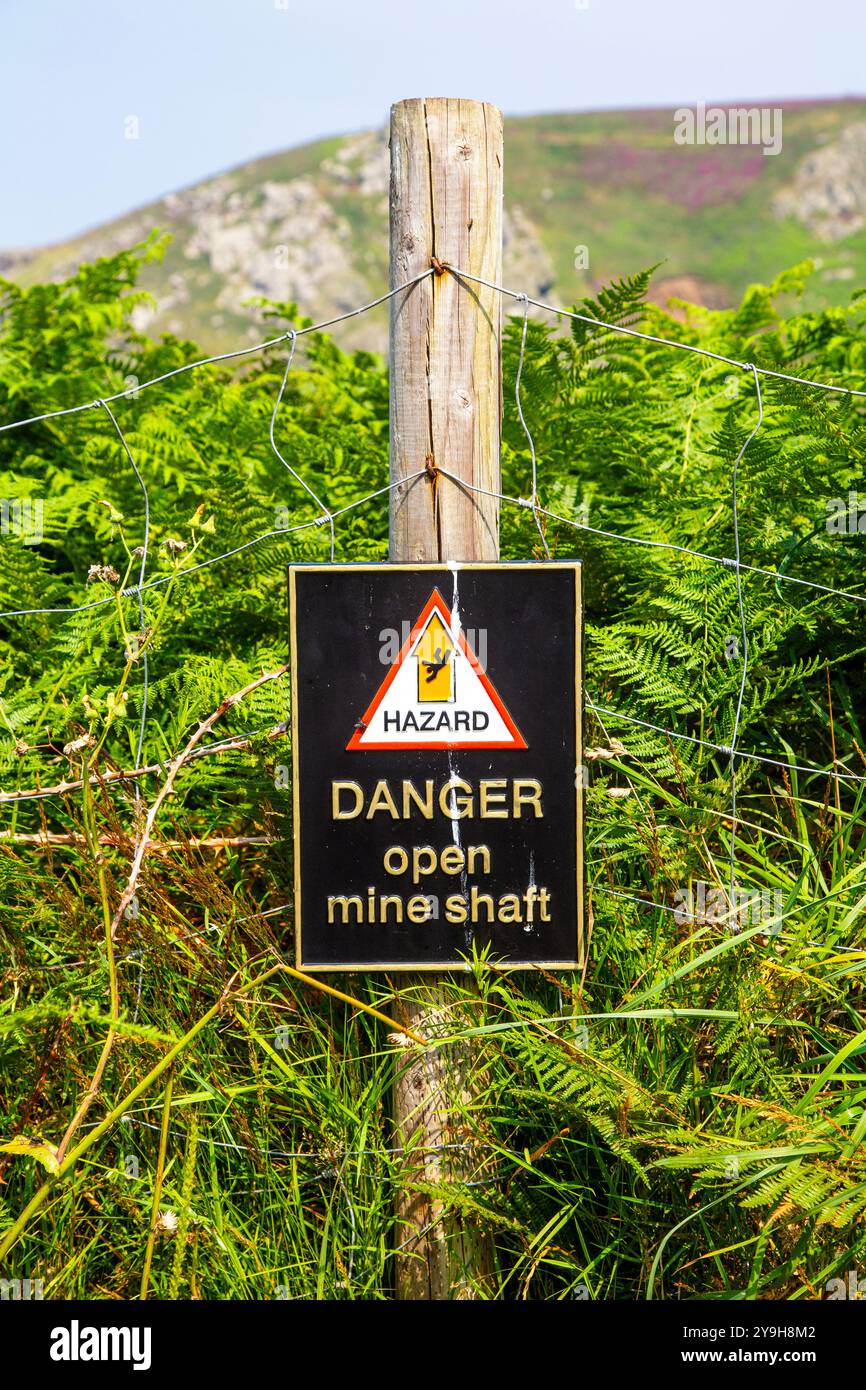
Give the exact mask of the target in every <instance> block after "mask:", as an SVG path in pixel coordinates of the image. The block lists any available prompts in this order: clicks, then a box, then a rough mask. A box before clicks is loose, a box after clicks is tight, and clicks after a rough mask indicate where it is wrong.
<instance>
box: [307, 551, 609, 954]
mask: <svg viewBox="0 0 866 1390" xmlns="http://www.w3.org/2000/svg"><path fill="white" fill-rule="evenodd" d="M289 589H290V615H291V629H292V631H291V639H292V745H293V746H292V756H293V768H294V811H295V920H296V933H297V959H298V964H299V966H300V967H301V968H302V969H305V970H353V969H365V970H384V969H390V970H399V969H401V968H402V969H413V970H416V969H437V970H442V969H444V968H448V967H455V966H456V967H460V966H464V965H465V964H466V961H467V958H471V956H472V952H473V947H474V948H475V949H476V950H477V951H479V952H480V951H481V950H482V949H485V948H486V949H487V950H488V952H489V954H490V956H491V958H492V959H493V960H495V961H498V962H500V963H502V964H506V965H508V966H511V967H515V966H530V965H545V966H548V967H552V968H557V967H560V968H565V967H573V966H576V965H578V964H579V963H580V961H581V955H582V950H581V943H582V917H583V901H582V862H583V856H582V849H583V837H582V820H581V807H582V790H581V787H582V778H581V775H580V770H581V761H582V755H581V745H580V716H581V700H580V657H581V597H580V566H579V565H577V564H573V563H567V564H559V563H550V564H504V565H470V564H466V565H457V564H454V565H449V566H444V565H384V564H383V565H296V566H292V567H291V569H290V571H289Z"/></svg>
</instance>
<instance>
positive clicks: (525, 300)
mask: <svg viewBox="0 0 866 1390" xmlns="http://www.w3.org/2000/svg"><path fill="white" fill-rule="evenodd" d="M520 297H521V299H522V300H523V326H522V328H521V331H520V356H519V357H518V359H517V374H516V376H515V378H514V399H515V401H516V402H517V414H518V418H519V420H520V423H521V425H522V427H523V433H524V434H525V435H526V438H527V440H528V442H529V454H530V458H531V460H532V496H531V497H530V499H529V501H530V504H531V506H532V515H533V518H534V520H535V526H536V530H537V531H538V534H539V536H540V537H541V544H542V546H543V547H544V554H545V558H546V559H548V560H549V559H550V547H549V545H548V544H547V537H546V536H545V534H544V528H543V527H542V525H541V517H540V516H539V514H538V460H537V458H536V454H535V440H534V439H533V438H532V433H531V431H530V429H529V426H528V425H527V423H526V419H525V417H524V414H523V402H522V400H521V397H520V382H521V379H522V377H523V361H524V358H525V356H526V330H527V328H528V326H529V296H528V295H525V294H524V295H521V296H520Z"/></svg>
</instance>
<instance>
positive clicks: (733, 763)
mask: <svg viewBox="0 0 866 1390" xmlns="http://www.w3.org/2000/svg"><path fill="white" fill-rule="evenodd" d="M749 366H751V369H752V377H753V379H754V382H755V392H756V394H757V401H758V418H757V420H756V422H755V424H754V427H753V428H752V430H751V433H750V434H749V435H748V436H747V438H746V439H745V440H744V441H743V444H742V447H741V448H740V451H739V453H738V454H737V457H736V458H735V459H734V467H733V474H732V479H731V511H732V515H733V523H734V561H735V564H736V569H735V575H736V581H737V609H738V613H739V618H740V636H741V637H742V641H743V658H742V666H741V671H740V690H739V694H738V696H737V705H736V709H735V711H734V727H733V731H732V734H731V757H730V763H729V776H730V779H731V853H730V891H731V910H733V905H734V901H735V899H734V886H735V860H736V853H737V739H738V738H739V734H740V717H741V715H742V712H743V697H744V696H745V693H746V679H747V677H748V673H749V634H748V632H747V631H746V610H745V607H744V605H743V581H742V575H741V573H740V513H739V506H738V502H737V481H738V475H739V469H740V464H741V463H742V461H743V458H744V456H745V453H746V450H747V449H748V447H749V445H750V444H751V442H752V440H753V439H754V438H755V435H756V434H757V433H758V430H759V429H760V428H761V425H762V424H763V423H764V402H763V400H762V398H761V383H760V380H759V378H758V373H757V371H756V370H755V367H754V366H753V365H752V364H751V363H749Z"/></svg>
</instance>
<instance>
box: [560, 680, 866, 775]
mask: <svg viewBox="0 0 866 1390" xmlns="http://www.w3.org/2000/svg"><path fill="white" fill-rule="evenodd" d="M585 706H586V708H587V709H588V710H592V712H593V714H606V715H609V716H611V717H612V718H614V719H622V720H624V721H625V723H626V724H636V725H637V726H638V727H639V728H641V729H649V730H650V731H651V732H652V733H654V734H666V735H667V736H668V737H669V738H677V739H682V740H683V741H684V742H685V743H695V744H697V745H698V746H699V747H701V748H709V749H711V750H712V751H713V752H714V753H727V754H730V751H731V748H730V744H727V743H713V742H712V741H711V740H710V739H707V738H698V736H697V735H696V734H684V733H682V732H681V731H680V730H679V729H666V728H665V727H664V725H662V724H651V723H650V722H649V720H647V719H638V718H637V717H636V716H635V715H633V714H626V713H625V712H624V711H623V710H618V709H610V708H609V707H608V706H606V705H596V704H594V703H593V701H592V700H586V701H585ZM737 757H738V758H748V759H749V760H750V761H752V762H756V763H766V764H767V765H769V766H770V767H778V768H781V769H782V770H783V771H786V772H804V773H815V774H817V775H818V776H820V777H837V776H838V777H839V779H840V780H841V781H847V782H866V775H862V774H860V773H857V772H849V771H848V769H847V768H841V769H840V768H838V767H835V768H827V767H814V766H812V765H811V764H805V763H792V762H787V761H784V760H783V759H781V758H769V757H766V756H765V755H764V754H763V753H752V752H747V751H746V750H745V749H742V748H738V749H737Z"/></svg>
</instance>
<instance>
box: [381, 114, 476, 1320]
mask: <svg viewBox="0 0 866 1390" xmlns="http://www.w3.org/2000/svg"><path fill="white" fill-rule="evenodd" d="M443 262H444V263H446V265H449V266H453V267H456V268H457V269H458V270H464V271H467V272H469V273H470V274H472V275H473V276H479V277H481V278H482V279H485V280H490V281H493V282H495V283H497V284H499V283H501V271H502V115H501V113H500V112H499V111H498V110H497V109H496V107H494V106H489V105H487V103H485V102H478V101H462V100H457V99H451V98H447V97H433V98H419V99H416V100H412V101H401V102H398V103H397V105H396V106H394V107H392V109H391V285H392V286H394V285H399V284H403V283H405V282H406V281H407V280H409V279H411V278H412V277H413V276H416V275H418V274H420V273H421V272H422V271H425V270H427V269H429V267H430V266H431V264H434V265H436V264H437V263H438V265H439V266H441V264H442V263H443ZM390 369H391V479H392V481H396V480H398V479H400V478H405V477H408V476H409V475H411V474H414V473H417V471H418V470H419V469H423V468H424V467H425V466H426V467H427V468H428V474H427V475H425V476H424V477H421V478H416V479H414V480H413V481H411V482H408V483H407V484H406V486H405V487H402V488H395V489H394V490H393V491H392V493H391V559H392V560H401V561H404V562H407V561H408V562H424V561H433V562H436V561H449V560H457V561H468V560H498V558H499V503H498V501H497V500H496V498H495V497H487V496H484V495H483V494H481V493H477V492H471V491H469V490H468V489H465V488H461V487H460V486H459V485H458V484H457V483H455V482H453V481H452V480H451V479H447V478H446V479H439V480H438V481H437V478H436V474H435V468H436V467H442V468H447V470H448V471H449V473H453V474H455V475H456V476H457V477H459V478H463V479H465V480H466V481H467V482H468V483H471V484H472V485H473V486H475V487H480V488H486V489H489V490H490V491H491V492H494V493H495V492H498V491H499V478H500V472H499V454H500V439H501V422H502V368H501V297H500V295H499V294H497V293H496V291H494V290H489V289H486V288H485V287H484V286H481V285H477V284H475V283H474V282H473V281H465V280H464V281H461V280H460V279H459V278H458V277H457V276H455V275H453V274H452V273H450V271H449V270H448V269H445V270H444V272H442V273H436V274H434V275H432V276H430V277H429V278H427V279H425V280H422V281H420V282H419V283H418V284H417V285H415V286H413V287H412V288H411V289H409V290H407V291H406V293H405V294H401V295H397V296H395V297H394V298H393V299H392V300H391V353H390ZM405 984H406V986H407V988H408V990H409V991H411V997H404V998H403V1000H402V1007H403V1009H404V1011H405V1014H406V1016H407V1021H408V1020H409V1019H411V1020H412V1021H413V1023H414V1024H416V1025H417V1026H418V1027H419V1029H421V1030H426V1033H427V1035H428V1036H431V1035H433V1036H435V1033H436V1031H437V1025H438V1026H439V1028H440V1031H441V1020H440V1010H441V1009H442V1008H443V1005H444V1004H445V1002H446V1000H445V994H444V989H443V987H442V986H441V985H437V983H436V980H435V976H434V977H432V978H431V977H430V976H427V977H421V978H418V977H411V976H407V977H405ZM471 1065H472V1057H471V1053H470V1052H469V1051H463V1052H459V1051H458V1052H457V1053H455V1052H454V1050H453V1049H452V1050H451V1052H450V1055H449V1056H447V1057H446V1056H444V1055H443V1050H441V1049H440V1050H433V1049H431V1050H429V1051H428V1052H427V1053H425V1054H424V1055H423V1056H422V1057H419V1058H418V1059H417V1060H416V1061H412V1062H410V1063H409V1065H408V1066H407V1065H404V1066H402V1067H401V1068H400V1070H399V1074H398V1076H397V1079H396V1081H395V1086H394V1109H395V1122H396V1131H397V1135H398V1138H399V1139H400V1142H402V1143H404V1144H406V1145H407V1147H409V1148H411V1149H412V1151H413V1158H412V1165H413V1167H412V1171H411V1173H409V1174H408V1180H407V1182H406V1185H405V1186H404V1187H403V1188H402V1189H401V1191H400V1192H399V1193H398V1197H397V1255H396V1287H397V1297H398V1298H401V1299H448V1298H471V1297H474V1296H476V1287H477V1285H479V1284H483V1281H484V1278H485V1273H486V1270H487V1266H488V1263H489V1244H488V1242H487V1240H486V1239H484V1238H479V1237H478V1236H477V1235H476V1234H475V1233H474V1232H472V1231H471V1230H470V1229H467V1228H464V1227H462V1226H461V1225H460V1224H459V1222H454V1223H451V1222H450V1221H449V1220H447V1219H443V1213H442V1204H441V1203H440V1202H437V1201H435V1200H433V1199H431V1198H430V1197H428V1196H427V1195H426V1194H423V1193H419V1192H417V1191H416V1190H413V1179H416V1180H420V1181H422V1182H428V1183H435V1182H439V1181H441V1180H442V1179H443V1177H444V1176H446V1175H447V1174H448V1173H449V1172H450V1173H451V1174H452V1175H456V1174H457V1173H459V1171H460V1159H459V1154H460V1151H459V1149H457V1150H448V1149H443V1147H442V1146H443V1144H447V1143H455V1142H457V1143H459V1141H460V1138H461V1137H462V1136H460V1135H459V1134H457V1133H456V1132H455V1131H454V1130H453V1129H452V1127H451V1125H450V1124H449V1114H448V1110H449V1106H448V1100H447V1092H448V1088H449V1087H450V1088H451V1093H452V1095H453V1093H454V1089H455V1088H458V1089H460V1090H463V1091H464V1092H465V1091H466V1089H467V1087H468V1086H469V1085H470V1071H471ZM415 1155H417V1157H415ZM455 1155H456V1157H455Z"/></svg>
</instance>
